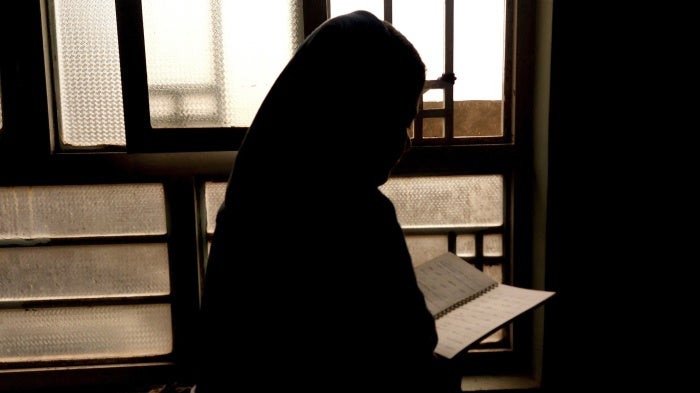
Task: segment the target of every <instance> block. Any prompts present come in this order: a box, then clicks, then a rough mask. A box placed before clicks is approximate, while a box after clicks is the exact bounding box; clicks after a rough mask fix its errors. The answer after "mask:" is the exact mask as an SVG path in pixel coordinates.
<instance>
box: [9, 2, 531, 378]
mask: <svg viewBox="0 0 700 393" xmlns="http://www.w3.org/2000/svg"><path fill="white" fill-rule="evenodd" d="M115 1H116V3H115V4H116V5H117V8H116V9H117V27H118V34H119V42H120V49H119V50H120V57H121V67H122V71H123V72H122V88H123V96H124V100H123V101H124V116H125V119H124V120H125V128H126V136H127V149H126V151H124V152H122V151H118V152H115V151H85V150H80V149H78V150H74V149H62V148H61V147H60V146H59V144H58V143H57V140H58V138H57V136H56V135H57V130H56V124H57V122H56V113H55V105H56V100H55V98H54V95H53V86H52V77H51V75H52V74H53V73H52V72H51V68H52V66H51V58H52V57H51V53H50V49H49V46H50V45H48V44H47V42H46V39H45V37H46V34H47V29H48V24H47V18H46V8H47V7H48V0H32V1H20V2H0V22H2V23H0V29H1V30H0V32H1V34H2V35H1V36H0V51H1V52H2V53H3V56H2V57H0V75H2V78H0V88H1V89H2V103H1V104H2V108H3V111H2V113H3V127H2V129H0V163H2V164H3V167H4V168H12V170H11V171H2V173H0V186H17V185H52V184H55V185H61V184H66V185H68V184H88V183H105V182H154V181H156V182H161V183H163V184H164V186H165V189H166V203H167V211H168V247H169V250H170V251H171V255H172V257H171V261H170V263H171V269H172V271H171V273H172V277H173V294H172V296H173V300H172V303H173V305H174V307H175V308H174V309H173V315H174V317H173V323H174V327H175V335H174V341H175V342H174V353H173V354H172V356H167V357H165V358H163V359H157V360H156V361H149V360H147V359H140V360H138V361H124V362H119V363H118V364H107V363H104V364H100V363H99V362H98V363H97V364H88V365H85V366H84V367H83V366H80V365H77V364H69V365H67V366H65V367H63V368H61V367H58V368H56V369H53V368H44V367H43V366H44V365H42V364H36V365H32V364H28V365H24V366H26V367H23V368H22V369H13V368H12V367H9V368H8V367H0V378H2V379H5V380H6V381H7V384H4V385H3V386H1V387H0V392H3V391H10V390H12V389H14V388H27V387H32V388H34V387H49V386H51V387H53V386H61V385H62V384H67V383H70V382H66V381H68V380H69V379H71V378H75V381H81V383H89V384H97V383H99V384H119V383H122V382H125V381H131V382H133V383H160V382H164V381H173V380H175V379H177V378H179V377H181V376H182V375H188V373H189V372H190V370H191V369H192V367H193V358H194V355H195V353H196V350H197V349H196V348H194V347H193V345H192V344H191V342H192V340H188V338H190V337H193V335H195V334H196V333H197V332H196V325H195V324H194V323H193V320H194V318H193V317H194V315H195V314H196V309H197V307H198V296H199V294H200V291H201V278H202V275H203V260H202V259H203V256H204V255H205V252H204V250H203V247H204V246H205V245H206V242H205V241H203V239H205V237H206V232H204V228H203V224H202V222H203V218H205V217H206V215H204V214H203V205H204V203H203V199H202V198H203V196H202V195H201V188H202V184H203V183H204V182H205V181H225V180H226V179H227V177H228V173H229V170H230V166H231V164H232V162H233V159H234V158H235V150H236V149H237V148H238V147H239V146H240V143H241V142H242V139H243V136H244V133H245V128H240V127H232V128H229V129H219V128H207V129H202V128H197V129H189V130H188V129H168V130H165V131H164V130H153V129H152V128H150V125H149V123H150V119H149V118H150V116H149V113H148V91H147V83H146V68H145V67H146V66H145V49H144V42H143V23H142V20H141V2H140V0H115ZM504 1H505V0H504ZM446 3H451V1H446ZM506 4H512V7H507V18H508V19H509V22H507V23H512V24H513V26H514V27H515V28H514V31H513V34H512V35H507V36H506V50H507V53H508V55H509V56H512V59H513V62H512V63H513V64H514V66H513V67H512V68H509V67H507V68H506V72H508V73H510V74H511V78H510V79H508V78H506V80H512V81H513V84H512V85H508V84H506V85H504V91H506V92H509V93H510V94H506V95H504V104H503V105H504V107H507V108H508V110H504V112H503V113H504V118H503V121H504V124H505V125H506V126H505V127H504V136H503V138H496V139H497V141H496V142H494V140H496V139H494V138H486V139H474V140H473V141H474V142H469V143H465V144H460V145H448V146H438V145H437V144H438V143H440V142H439V141H438V142H430V141H427V142H426V140H423V142H421V143H417V144H414V145H413V146H412V147H411V149H410V150H409V151H408V152H407V154H406V155H405V156H404V157H403V159H402V160H401V162H400V163H399V165H398V166H397V168H396V169H395V172H394V176H421V175H436V174H485V173H497V174H501V175H503V176H504V179H505V183H504V184H505V189H506V201H508V202H507V206H505V217H506V228H505V231H504V233H503V234H504V250H512V251H511V252H507V254H506V255H504V258H505V259H506V261H507V263H506V264H505V265H507V266H508V269H506V270H507V271H506V272H504V274H505V277H506V280H508V281H509V282H510V283H512V284H513V285H518V286H525V287H533V283H534V282H535V277H534V275H535V273H534V271H533V270H534V269H535V267H534V265H535V263H534V261H533V251H534V250H533V235H532V226H533V219H534V218H533V213H532V205H533V203H534V202H533V196H532V188H533V186H532V184H533V183H534V172H533V171H534V169H533V160H534V158H533V148H534V147H533V110H534V93H533V89H534V66H535V65H534V50H535V48H534V45H535V42H534V40H535V15H534V14H535V6H534V4H533V2H529V1H519V0H513V1H507V3H506ZM303 7H304V20H305V23H304V32H305V35H308V34H309V33H310V32H311V31H312V30H313V29H314V28H315V27H316V26H318V25H319V24H320V23H322V22H323V21H324V20H325V19H326V16H327V14H328V13H327V11H328V8H327V1H326V0H304V1H303ZM388 14H389V15H390V13H388ZM12 20H13V21H14V22H15V23H10V22H11V21H12ZM18 21H19V23H18ZM506 59H508V57H506ZM516 75H517V78H516V77H515V76H516ZM446 110H447V109H446ZM421 116H423V115H421ZM419 119H420V117H419ZM419 121H420V120H419ZM1 246H2V245H0V250H1ZM193 261H196V264H194V263H193ZM535 318H536V317H535V316H534V315H533V314H526V315H523V316H521V317H519V318H518V319H517V320H516V321H514V322H513V325H512V327H513V329H512V333H513V334H514V336H513V345H514V347H513V350H512V351H509V352H508V353H503V352H499V353H496V352H492V351H483V352H476V353H470V354H469V355H468V356H464V357H460V358H459V360H458V365H459V367H460V368H463V369H464V370H465V375H479V374H489V375H494V374H499V375H511V374H526V375H529V374H532V373H533V369H534V368H536V367H537V365H536V364H534V362H535V360H533V358H534V356H533V353H534V352H535V351H536V349H535V348H533V345H534V344H533V339H532V337H533V336H534V335H535V334H538V333H537V332H536V328H535V326H534V325H535ZM34 366H37V367H36V368H35V367H34ZM39 366H41V367H39ZM39 374H40V375H41V376H42V378H34V376H36V375H39ZM6 388H7V389H6ZM8 389H9V390H8Z"/></svg>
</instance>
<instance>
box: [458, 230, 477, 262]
mask: <svg viewBox="0 0 700 393" xmlns="http://www.w3.org/2000/svg"><path fill="white" fill-rule="evenodd" d="M456 243H457V247H456V248H457V250H456V251H457V252H456V254H457V255H458V256H460V257H462V258H469V257H475V256H476V237H475V236H474V235H472V234H466V235H457V240H456Z"/></svg>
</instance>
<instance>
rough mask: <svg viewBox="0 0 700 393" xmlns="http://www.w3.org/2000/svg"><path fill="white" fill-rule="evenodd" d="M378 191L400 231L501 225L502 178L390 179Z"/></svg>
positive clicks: (488, 176)
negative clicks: (391, 207) (392, 211)
mask: <svg viewBox="0 0 700 393" xmlns="http://www.w3.org/2000/svg"><path fill="white" fill-rule="evenodd" d="M381 190H382V192H384V194H386V196H387V197H389V199H391V200H392V202H393V203H394V206H395V207H396V214H397V216H398V219H399V222H400V223H401V226H402V227H404V228H421V227H430V228H455V227H462V228H471V227H482V226H483V227H491V226H500V225H502V224H503V214H504V213H503V206H504V195H503V177H502V176H500V175H483V176H428V177H392V178H390V179H389V180H388V181H387V182H386V183H385V184H384V185H383V186H382V187H381Z"/></svg>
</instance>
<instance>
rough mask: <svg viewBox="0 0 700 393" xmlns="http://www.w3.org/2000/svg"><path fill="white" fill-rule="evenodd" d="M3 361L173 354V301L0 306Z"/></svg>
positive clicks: (0, 360) (0, 335) (0, 350)
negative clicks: (19, 306)
mask: <svg viewBox="0 0 700 393" xmlns="http://www.w3.org/2000/svg"><path fill="white" fill-rule="evenodd" d="M0 321H1V322H0V337H2V340H0V362H27V361H48V360H81V359H105V358H126V357H133V356H156V355H165V354H168V353H170V352H172V349H173V345H172V341H173V334H172V333H173V332H172V322H171V312H170V305H168V304H148V305H127V306H95V307H60V308H29V309H9V310H0Z"/></svg>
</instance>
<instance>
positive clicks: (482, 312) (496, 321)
mask: <svg viewBox="0 0 700 393" xmlns="http://www.w3.org/2000/svg"><path fill="white" fill-rule="evenodd" d="M553 294H554V293H553V292H546V291H538V290H532V289H524V288H518V287H513V286H510V285H504V284H501V285H499V286H497V287H495V288H494V289H492V290H490V291H488V292H486V293H485V294H483V295H482V296H480V297H477V298H476V299H474V300H472V301H471V302H469V303H466V304H464V305H463V306H461V307H459V308H457V309H455V310H454V311H452V312H450V313H448V314H447V315H445V316H443V317H442V318H439V319H437V320H436V321H435V323H436V326H437V330H438V337H439V340H438V345H437V348H436V352H438V353H440V354H442V355H444V356H446V357H448V358H451V357H453V356H454V355H456V354H457V353H458V352H459V351H461V350H462V349H464V347H465V346H468V345H471V344H473V343H475V342H477V341H478V340H480V339H482V338H484V337H485V336H486V335H488V333H490V332H492V331H493V330H495V329H497V328H499V327H500V326H502V325H503V324H505V323H506V322H508V321H509V320H511V319H512V318H513V315H516V314H520V313H523V312H525V311H527V310H529V309H530V308H533V307H535V306H536V305H538V304H539V303H542V302H544V301H545V300H546V299H547V298H549V297H550V296H552V295H553Z"/></svg>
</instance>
